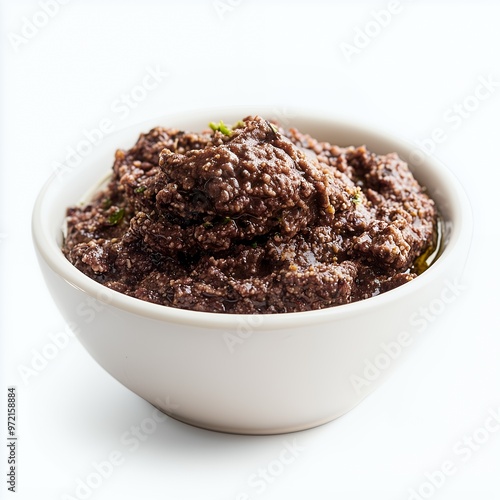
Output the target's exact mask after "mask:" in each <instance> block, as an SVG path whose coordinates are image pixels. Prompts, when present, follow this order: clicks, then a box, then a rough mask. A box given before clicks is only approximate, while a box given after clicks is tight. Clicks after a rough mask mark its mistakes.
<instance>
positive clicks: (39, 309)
mask: <svg viewBox="0 0 500 500" xmlns="http://www.w3.org/2000/svg"><path fill="white" fill-rule="evenodd" d="M1 5H2V12H1V18H2V21H1V22H2V32H1V51H2V52H1V57H2V59H1V64H2V85H1V97H2V104H1V109H2V111H1V125H2V142H1V154H2V163H1V172H2V180H1V197H0V198H1V200H0V202H1V221H0V233H1V239H0V254H1V259H2V267H1V287H2V297H1V315H0V319H1V324H2V327H1V328H2V336H3V340H2V371H3V381H2V389H1V390H0V393H2V394H4V393H5V395H3V396H1V400H2V427H1V432H0V435H1V436H2V437H1V441H0V446H1V449H2V450H3V451H2V458H1V460H2V462H1V465H0V470H1V471H2V475H1V477H2V478H5V476H4V471H5V470H6V467H7V464H6V457H5V456H4V453H5V439H6V430H5V413H6V412H5V410H4V408H5V404H6V388H7V386H8V385H16V386H17V391H18V412H19V419H18V434H19V443H18V450H17V451H18V459H19V467H18V484H17V497H16V498H19V499H23V500H24V499H35V498H36V499H38V500H43V499H62V498H70V497H67V496H65V495H70V496H71V497H73V498H83V497H82V494H81V493H82V492H81V491H80V492H77V491H76V487H77V484H78V483H77V480H78V478H81V479H82V480H86V478H87V477H88V476H89V474H91V473H92V472H93V471H94V468H93V465H92V463H93V462H96V463H99V462H102V461H103V460H107V459H108V457H109V455H110V454H111V453H113V452H115V451H116V452H118V453H120V454H121V458H122V460H121V463H120V465H117V466H115V467H114V470H113V471H112V473H111V474H110V475H109V477H107V478H105V479H104V480H103V481H102V484H101V485H100V486H99V487H97V488H96V489H92V490H91V494H90V496H89V497H90V498H92V499H96V500H98V499H107V498H120V499H123V500H127V499H137V498H141V499H160V498H161V499H166V498H168V499H186V500H191V499H204V500H209V499H214V500H216V499H217V500H226V499H227V500H236V499H238V498H240V499H244V498H252V499H253V498H258V499H263V500H264V499H285V498H286V499H292V500H294V499H297V500H298V499H306V498H311V499H317V500H327V499H328V500H334V499H337V498H341V499H343V500H350V499H356V500H357V499H365V498H369V499H371V500H376V499H381V500H393V499H394V500H405V499H408V498H410V491H411V489H415V490H416V491H417V492H418V491H419V488H420V492H421V494H422V496H421V498H425V497H426V498H436V499H438V498H439V499H443V500H445V499H446V500H447V499H450V500H451V499H452V500H465V499H467V500H469V499H482V500H493V499H498V498H500V474H499V472H500V431H499V432H496V431H495V430H493V431H491V432H489V433H488V434H487V435H485V434H484V432H482V431H478V429H480V428H482V427H483V424H484V423H485V422H486V420H487V417H488V415H489V412H491V411H497V412H498V411H500V390H499V389H500V368H499V366H500V363H499V359H500V341H499V314H498V311H499V305H500V303H499V296H500V294H499V292H498V285H497V281H498V278H499V272H498V261H499V255H498V243H499V237H498V233H499V229H498V221H499V213H500V210H499V208H498V198H499V193H498V185H499V181H500V175H499V169H500V165H499V156H498V144H499V142H500V137H499V131H500V86H499V82H500V57H499V49H500V30H499V29H498V21H499V19H500V8H499V5H498V2H496V3H495V2H493V1H491V2H481V1H476V2H472V1H471V2H467V1H463V2H452V1H448V2H444V1H443V2H430V1H429V2H426V1H416V0H415V1H412V2H410V1H401V2H400V4H399V8H398V9H397V11H398V12H397V13H396V14H393V15H392V17H391V19H390V21H389V22H388V23H386V24H387V26H385V27H383V28H381V29H380V26H379V27H377V26H376V25H374V24H373V22H374V21H373V20H374V14H373V12H378V11H380V10H382V9H388V7H389V3H387V2H385V1H384V0H381V1H376V2H372V3H361V2H350V3H347V2H335V1H331V2H326V1H324V2H319V1H308V2H307V3H306V2H285V1H282V2H278V1H275V2H272V1H268V2H265V1H259V0H257V1H256V0H241V1H238V0H221V1H220V2H218V3H217V2H213V0H204V1H198V2H180V1H177V2H169V1H163V2H160V1H154V0H142V1H131V0H129V1H123V0H122V1H118V0H106V1H104V0H101V1H83V0H72V1H71V2H69V3H67V5H64V6H62V5H61V6H59V9H58V10H59V11H58V12H57V13H56V14H55V15H54V16H53V17H52V18H50V19H49V20H48V22H47V23H46V24H45V25H44V26H40V27H39V28H37V27H36V26H35V28H34V29H33V28H31V31H30V28H29V27H26V23H27V22H29V21H30V20H33V21H34V20H36V21H37V23H38V24H39V25H40V24H43V23H44V15H43V14H40V12H43V10H42V9H41V7H40V5H39V3H37V2H35V1H26V0H24V1H14V0H2V2H1ZM36 16H38V17H36ZM25 18H26V19H25ZM369 22H371V24H369V25H368V26H369V27H370V28H369V29H371V30H372V31H371V34H374V36H371V38H369V39H368V41H369V43H366V42H365V43H366V47H363V48H359V47H358V48H357V49H356V51H357V53H354V54H352V56H351V57H350V58H349V57H346V55H345V54H344V52H343V50H342V45H341V44H342V43H346V44H354V42H355V35H356V33H358V38H357V39H356V42H357V43H358V45H359V44H360V42H362V40H361V36H360V35H359V31H358V30H362V29H365V27H366V26H367V23H369ZM377 31H380V33H379V34H377ZM23 32H24V34H28V35H29V37H28V36H24V35H23ZM21 37H22V38H21ZM344 47H345V46H344ZM148 67H150V68H156V67H158V68H159V70H160V71H161V72H164V73H167V72H168V73H169V76H168V77H164V78H163V79H162V81H161V83H159V85H158V86H157V88H155V89H154V90H150V91H148V92H147V95H141V99H142V97H144V98H143V99H142V101H141V102H140V103H132V104H133V105H134V107H133V108H132V107H130V106H129V107H128V108H127V110H124V109H123V106H122V107H117V106H118V105H117V104H116V100H117V99H118V100H119V99H121V97H120V96H121V95H122V94H124V93H125V94H126V93H130V91H131V90H132V89H134V87H136V86H137V85H139V84H141V81H142V79H143V77H144V76H145V75H146V73H147V68H148ZM481 78H483V79H486V80H490V81H492V82H496V83H493V84H492V88H491V90H490V92H489V94H487V95H486V94H484V93H483V94H481V95H482V97H483V98H484V99H483V100H481V101H477V100H476V101H475V100H474V98H473V97H471V96H474V92H475V91H476V88H477V86H478V85H479V83H480V79H481ZM136 92H138V91H136ZM267 103H270V104H273V105H276V106H278V109H282V110H284V112H286V108H287V106H288V105H291V104H293V105H296V106H297V105H298V106H301V107H306V108H311V109H313V110H314V109H321V110H324V111H328V112H329V113H331V115H332V116H335V115H337V114H341V115H344V116H345V115H348V116H350V117H351V118H352V119H354V120H362V121H364V122H368V123H372V124H377V125H379V126H380V127H381V128H384V129H387V130H389V131H392V132H394V133H396V134H398V135H400V136H402V137H405V138H407V139H409V140H411V141H417V140H419V141H422V140H424V139H428V138H429V137H431V136H432V133H433V131H434V129H436V128H441V129H443V132H444V135H445V138H444V140H442V142H441V143H440V144H437V145H435V149H434V154H436V156H438V157H439V158H440V159H441V160H442V161H444V162H445V163H446V164H447V165H448V166H449V168H450V169H452V170H453V171H454V172H455V174H456V175H457V176H458V178H459V179H460V181H461V182H462V183H463V185H464V186H465V187H466V190H467V192H468V195H469V197H470V200H471V203H472V206H473V210H474V220H475V232H474V239H473V243H472V248H471V253H470V258H469V261H468V264H467V266H466V269H465V273H464V277H463V286H464V288H465V290H464V291H463V292H462V293H461V294H460V296H459V297H458V298H457V300H456V301H455V302H454V303H453V304H452V305H450V306H449V307H448V308H447V309H446V311H445V312H444V313H443V314H442V315H440V316H439V318H437V319H436V320H435V321H433V322H432V324H431V325H430V326H429V328H428V329H427V331H426V332H425V334H424V335H425V341H424V342H422V343H421V344H420V346H419V347H418V348H417V349H415V350H414V352H413V354H412V356H411V357H410V359H409V360H408V361H407V362H406V363H405V364H404V366H402V367H401V368H400V369H399V370H398V371H397V373H396V375H395V376H393V377H392V378H391V379H390V380H389V381H388V382H387V383H386V384H385V385H384V386H383V387H382V388H381V389H379V390H378V391H377V392H375V393H374V394H372V395H371V396H370V397H369V398H367V399H366V400H365V401H364V402H363V403H362V404H360V405H359V406H358V407H357V408H355V409H354V410H352V411H351V412H350V413H348V414H347V415H345V416H344V417H342V418H340V419H338V420H336V421H334V422H332V423H330V424H327V425H324V426H322V427H319V428H316V429H313V430H310V431H306V432H301V433H297V434H294V435H288V436H268V437H249V436H231V435H224V434H218V433H214V432H208V431H204V430H201V429H196V428H192V427H190V426H188V425H184V424H182V423H179V422H177V421H175V420H172V419H167V420H166V421H165V422H162V423H161V424H159V425H158V427H157V429H156V431H155V432H153V433H151V434H150V435H148V436H147V438H146V439H145V440H144V441H141V442H140V444H139V446H138V447H136V449H132V445H125V444H123V442H122V441H121V437H122V436H123V435H124V433H126V432H130V430H131V429H132V427H133V426H140V425H141V423H143V422H144V421H145V420H144V419H147V418H148V417H151V414H152V407H151V406H150V405H149V404H147V403H146V402H144V401H143V400H141V399H140V398H138V397H137V396H135V395H134V394H132V393H131V392H129V391H128V390H127V389H125V388H123V387H122V386H121V385H120V384H119V383H118V382H116V381H114V380H113V379H111V378H110V377H109V376H108V375H107V374H106V373H105V372H104V370H102V369H101V368H100V367H99V366H98V365H97V364H96V363H95V362H94V361H93V360H92V359H91V357H90V356H89V355H88V354H87V353H86V351H85V350H84V349H83V348H82V347H81V346H80V345H79V344H78V342H77V341H76V340H75V339H71V340H70V341H69V342H68V344H67V345H66V346H64V347H63V348H61V349H60V350H59V352H58V354H57V356H56V357H55V358H54V359H52V360H50V361H49V362H48V363H47V365H46V366H45V367H43V368H42V369H40V370H37V371H36V372H32V373H31V375H30V376H27V375H24V376H22V375H21V373H20V369H21V370H22V367H28V368H31V369H33V366H32V363H34V357H36V356H37V353H40V352H42V350H43V349H44V347H46V346H47V344H48V343H50V342H51V338H50V335H51V334H52V335H53V334H55V333H61V332H64V331H65V323H64V321H63V319H62V318H61V316H60V315H59V313H58V311H57V310H56V308H55V306H54V304H53V303H52V301H51V298H50V297H49V296H48V293H47V291H46V288H45V285H44V282H43V280H42V277H41V274H40V272H39V270H38V266H37V262H36V260H35V255H34V251H33V248H32V243H31V236H30V212H31V208H32V205H33V202H34V199H35V196H36V194H37V192H38V191H39V189H40V188H41V186H42V184H43V182H44V181H45V180H46V178H47V177H48V176H49V175H50V174H51V172H52V171H53V170H54V166H55V165H56V164H57V162H62V161H63V160H64V158H65V155H66V154H67V151H68V147H74V146H75V145H76V144H77V143H78V141H80V140H81V139H82V138H84V130H90V129H92V128H94V127H96V126H98V124H99V122H100V120H102V119H103V118H109V119H110V120H111V121H112V123H113V125H114V128H115V130H118V129H120V128H122V127H126V126H128V125H131V124H134V123H138V122H141V121H143V120H146V119H149V118H152V117H154V116H156V115H163V114H166V113H169V112H174V111H177V110H184V109H191V108H196V107H200V106H203V107H207V106H215V105H220V104H223V105H233V104H267ZM462 104H464V105H466V107H468V109H469V111H467V113H464V116H463V117H461V119H460V120H458V118H456V116H457V114H458V111H457V110H458V108H454V106H460V105H462ZM476 104H477V106H476ZM465 114H467V115H468V116H465ZM125 115H126V116H125ZM453 117H455V118H454V119H453ZM215 118H217V117H214V119H215ZM163 125H167V126H168V125H169V124H163ZM440 137H441V138H442V137H443V135H441V136H440ZM117 146H120V145H117ZM427 146H429V147H430V143H429V142H428V141H427ZM37 366H38V367H40V366H39V365H37ZM495 429H496V428H495ZM474 433H475V434H474ZM473 435H476V437H479V439H480V440H481V441H482V444H481V445H476V444H475V443H472V445H467V446H468V449H469V450H472V447H473V448H474V451H470V452H469V453H467V454H466V452H465V451H463V450H464V445H463V444H462V445H461V444H460V442H461V441H462V440H463V439H466V438H467V436H473ZM293 440H296V441H295V444H296V445H297V447H298V448H299V450H300V451H298V452H297V457H296V460H294V461H293V463H290V464H288V465H286V466H284V467H283V470H282V471H281V470H280V469H279V464H278V465H277V464H276V460H277V459H278V458H279V456H280V453H281V451H282V450H283V447H284V442H285V441H288V443H289V444H290V443H293ZM457 446H458V450H462V452H461V453H458V452H457ZM445 461H450V462H452V463H453V465H454V466H455V468H454V473H453V474H452V475H450V476H449V477H448V476H447V477H446V478H445V480H444V481H441V482H442V483H443V484H442V485H441V486H439V487H432V486H431V487H430V486H429V485H427V486H425V484H424V483H425V482H426V481H428V479H427V478H426V474H427V475H429V474H430V475H432V474H433V473H435V471H437V470H438V469H440V468H441V466H442V464H443V463H444V462H445ZM268 467H271V469H272V470H273V471H279V472H280V473H279V474H276V477H274V476H270V477H271V478H272V479H273V481H272V483H264V484H265V485H266V487H265V489H264V488H258V487H256V486H255V483H252V479H251V478H252V475H253V474H258V473H259V469H264V470H265V469H267V468H268ZM438 476H439V474H434V477H435V480H436V478H437V477H438ZM94 478H95V476H94ZM1 483H2V484H0V491H1V494H0V497H2V498H8V497H9V495H12V494H11V493H9V492H7V484H6V482H5V481H4V479H2V481H1ZM252 484H253V485H252ZM260 484H262V483H260ZM263 489H264V491H261V490H263ZM77 493H80V495H79V496H78V495H77ZM245 494H246V495H247V496H248V497H245Z"/></svg>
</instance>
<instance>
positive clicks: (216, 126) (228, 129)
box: [208, 120, 233, 137]
mask: <svg viewBox="0 0 500 500" xmlns="http://www.w3.org/2000/svg"><path fill="white" fill-rule="evenodd" d="M208 126H209V127H210V128H211V129H212V130H213V131H214V132H215V131H217V130H218V131H219V132H222V133H223V134H224V135H227V136H228V137H229V136H230V135H231V134H232V133H233V131H232V130H231V127H228V126H227V125H226V124H225V123H224V122H223V121H222V120H221V121H220V122H219V123H218V124H217V123H215V122H210V123H209V124H208Z"/></svg>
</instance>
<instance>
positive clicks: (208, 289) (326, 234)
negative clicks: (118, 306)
mask: <svg viewBox="0 0 500 500" xmlns="http://www.w3.org/2000/svg"><path fill="white" fill-rule="evenodd" d="M333 139H335V138H333ZM436 228H437V213H436V208H435V204H434V202H433V201H432V199H430V198H429V196H428V195H427V194H426V193H425V190H424V189H423V188H422V187H421V186H420V185H419V184H418V182H417V181H416V180H415V179H414V177H413V175H412V174H411V172H410V170H409V169H408V166H407V165H406V163H405V162H403V161H402V160H401V159H400V158H399V157H398V156H397V154H396V153H390V154H386V155H376V154H374V153H371V152H370V151H368V150H367V149H366V148H365V147H364V146H360V147H347V148H341V147H338V146H335V145H332V144H329V143H326V142H319V141H317V140H316V139H314V138H312V137H310V136H309V135H306V134H303V133H301V132H299V131H298V130H296V129H293V128H292V129H290V130H284V129H282V128H280V127H279V126H278V125H277V124H274V123H271V122H269V121H267V120H265V119H263V118H261V117H259V116H250V117H247V118H245V119H244V120H242V121H240V122H238V123H237V124H235V125H234V126H233V127H229V126H227V125H225V124H224V123H223V122H220V123H218V124H216V123H211V124H210V128H208V129H207V130H206V131H204V132H202V133H199V134H198V133H192V132H185V131H181V130H176V129H167V128H161V127H157V128H154V129H153V130H151V131H150V132H149V133H147V134H142V135H141V136H140V137H139V140H138V141H137V143H136V144H135V146H133V147H132V148H131V149H130V150H128V151H122V150H118V151H117V152H116V155H115V163H114V165H113V172H112V177H111V180H110V181H109V183H108V185H107V187H106V188H104V189H102V190H101V191H100V192H98V193H97V194H96V195H95V197H94V199H93V200H92V201H91V202H90V203H89V204H87V205H85V206H76V207H72V208H69V209H68V211H67V231H66V237H65V241H64V244H63V252H64V254H65V255H66V257H67V259H68V260H69V261H70V262H71V263H72V264H73V265H75V266H76V267H77V268H78V269H79V270H80V271H82V272H83V273H85V274H86V275H88V276H90V277H91V278H92V279H94V280H96V281H98V282H99V283H102V284H103V285H105V286H107V287H109V288H111V289H113V290H117V291H119V292H122V293H125V294H127V295H130V296H132V297H136V298H138V299H142V300H146V301H149V302H154V303H156V304H163V305H166V306H171V307H177V308H183V309H192V310H196V311H208V312H218V313H252V314H253V313H286V312H297V311H307V310H312V309H320V308H325V307H331V306H336V305H340V304H346V303H349V302H354V301H358V300H361V299H365V298H368V297H372V296H374V295H378V294H380V293H383V292H385V291H387V290H390V289H392V288H395V287H397V286H400V285H402V284H403V283H406V282H408V281H410V280H412V279H414V278H415V277H416V275H417V267H421V266H416V262H418V261H419V258H420V260H421V259H422V256H425V255H428V254H429V253H432V252H433V251H434V248H435V246H436V234H437V229H436Z"/></svg>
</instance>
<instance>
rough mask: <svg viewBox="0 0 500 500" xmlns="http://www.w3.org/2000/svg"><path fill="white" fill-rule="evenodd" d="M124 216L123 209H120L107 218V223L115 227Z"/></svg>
mask: <svg viewBox="0 0 500 500" xmlns="http://www.w3.org/2000/svg"><path fill="white" fill-rule="evenodd" d="M124 215H125V209H123V208H120V209H118V210H117V211H116V212H113V213H112V214H111V215H110V216H109V217H108V223H109V224H111V225H112V226H116V224H118V223H119V222H120V221H121V220H122V219H123V216H124Z"/></svg>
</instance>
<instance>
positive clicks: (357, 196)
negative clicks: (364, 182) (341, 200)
mask: <svg viewBox="0 0 500 500" xmlns="http://www.w3.org/2000/svg"><path fill="white" fill-rule="evenodd" d="M351 201H352V202H353V203H354V204H355V205H359V204H360V203H361V194H360V193H359V192H358V193H356V194H355V195H354V196H353V197H352V198H351Z"/></svg>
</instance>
